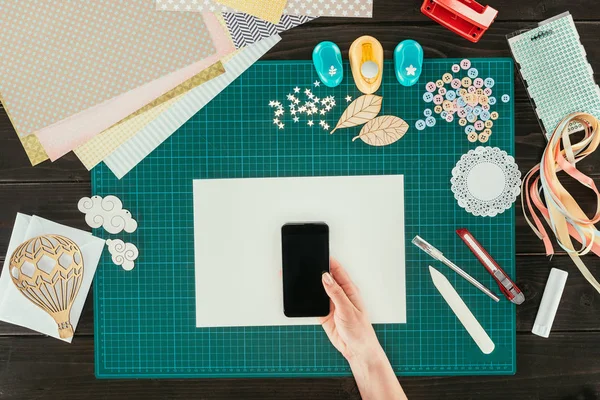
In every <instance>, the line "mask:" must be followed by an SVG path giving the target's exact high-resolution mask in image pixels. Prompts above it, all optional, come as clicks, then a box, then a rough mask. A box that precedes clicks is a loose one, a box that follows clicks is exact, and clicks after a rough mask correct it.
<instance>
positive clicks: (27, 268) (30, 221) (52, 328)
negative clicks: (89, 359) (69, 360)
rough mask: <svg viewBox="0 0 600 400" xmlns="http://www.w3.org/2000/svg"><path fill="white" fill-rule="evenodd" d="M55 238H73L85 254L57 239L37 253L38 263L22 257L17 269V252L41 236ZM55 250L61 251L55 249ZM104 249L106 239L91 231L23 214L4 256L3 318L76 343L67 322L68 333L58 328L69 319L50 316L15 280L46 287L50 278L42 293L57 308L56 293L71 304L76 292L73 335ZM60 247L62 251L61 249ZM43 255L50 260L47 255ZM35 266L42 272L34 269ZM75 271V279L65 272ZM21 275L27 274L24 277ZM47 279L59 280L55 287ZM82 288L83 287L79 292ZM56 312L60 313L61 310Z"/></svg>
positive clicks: (0, 303)
mask: <svg viewBox="0 0 600 400" xmlns="http://www.w3.org/2000/svg"><path fill="white" fill-rule="evenodd" d="M49 235H56V236H62V237H64V238H68V239H69V240H70V241H71V242H73V243H75V244H76V245H77V247H78V248H79V253H77V252H76V251H75V248H74V247H71V248H70V249H69V250H65V249H68V248H69V246H67V243H66V242H64V243H63V244H62V245H60V246H58V245H57V243H58V242H57V241H54V242H53V244H51V245H50V244H49V245H44V247H45V248H44V250H38V251H40V253H39V254H38V255H37V256H38V258H37V259H36V258H35V256H34V257H30V258H33V259H34V261H32V260H28V259H22V260H19V261H18V262H17V263H15V265H20V266H19V267H18V268H17V269H14V268H11V260H12V256H13V254H15V255H16V254H18V251H17V249H18V248H20V247H21V246H22V245H23V244H25V243H26V242H29V241H32V240H33V239H35V238H39V237H47V236H49ZM53 246H54V249H55V250H51V249H52V248H53ZM104 247H105V241H104V240H103V239H100V238H97V237H95V236H94V235H92V234H91V233H89V232H86V231H83V230H81V229H75V228H71V227H68V226H65V225H61V224H57V223H55V222H52V221H49V220H47V219H44V218H40V217H37V216H29V215H25V214H21V213H17V217H16V219H15V224H14V227H13V231H12V234H11V237H10V241H9V243H8V249H7V251H6V257H5V258H4V263H3V268H2V272H1V273H0V320H1V321H4V322H8V323H11V324H14V325H19V326H22V327H25V328H28V329H31V330H33V331H36V332H40V333H42V334H44V335H48V336H51V337H53V338H56V339H59V340H61V341H64V342H67V343H71V342H72V341H73V336H72V335H71V336H70V337H62V336H69V335H68V334H70V332H69V329H68V326H67V325H66V324H64V326H63V328H67V329H66V330H64V329H63V332H59V329H58V325H59V324H60V323H62V322H65V321H59V322H58V323H57V321H55V319H54V318H53V317H52V316H51V314H50V313H48V312H46V310H45V309H44V308H42V307H40V306H38V304H36V303H35V302H32V301H31V300H30V299H29V298H28V297H26V296H25V295H24V294H23V293H22V292H21V291H20V290H19V288H18V287H17V284H15V281H14V280H17V281H18V282H17V283H19V284H23V282H19V280H21V279H23V280H24V279H27V281H28V282H29V283H28V284H31V285H33V284H37V283H38V278H39V279H40V280H39V283H40V284H42V283H43V282H42V280H43V279H44V278H45V281H46V283H45V284H43V286H42V287H40V288H39V289H40V291H41V292H42V293H43V294H44V295H45V296H46V297H45V298H47V299H52V300H54V301H55V304H56V302H57V301H58V300H59V299H58V298H56V293H59V294H60V295H64V296H66V297H67V300H70V298H69V296H67V294H68V293H71V294H72V297H73V298H72V300H73V301H72V304H71V309H70V315H69V318H68V320H67V321H68V323H70V324H71V327H72V329H73V331H76V330H77V324H78V323H79V319H80V317H81V314H82V311H83V307H84V305H85V303H86V298H87V295H88V293H89V290H90V287H91V285H92V281H93V279H94V274H95V273H96V269H97V268H98V263H99V262H100V258H101V257H102V252H103V250H104ZM57 248H58V250H56V249H57ZM64 254H67V255H66V256H64V257H62V259H61V256H63V255H64ZM43 255H46V256H47V257H43ZM69 256H70V257H72V258H73V262H72V264H73V265H71V266H69V265H68V264H69V261H70V260H69ZM21 261H23V263H22V264H20V262H21ZM26 262H27V263H26ZM18 263H19V264H18ZM80 264H82V265H83V268H82V271H81V275H79V276H76V275H75V272H76V271H77V270H79V265H80ZM32 267H33V268H36V269H35V270H34V269H33V268H32ZM38 268H39V269H40V270H39V271H37V269H38ZM69 268H70V269H72V270H75V271H73V272H71V275H69V273H68V272H65V271H68V270H69ZM56 271H60V272H61V273H62V275H63V276H67V280H66V281H65V280H62V279H63V278H62V277H57V276H54V274H55V273H56ZM17 272H18V274H17ZM21 274H24V276H22V275H21ZM27 274H29V275H27ZM36 274H37V275H36ZM65 274H66V275H65ZM59 278H60V279H59ZM75 278H77V279H80V280H81V282H80V283H78V281H76V280H75ZM61 280H62V281H61ZM47 281H51V282H54V283H55V284H56V286H55V287H54V286H51V285H52V283H47ZM31 282H33V283H31ZM77 287H79V289H78V291H77V293H75V291H76V290H75V289H76V288H77ZM51 289H54V290H55V292H54V296H53V295H52V292H51V291H50V290H51ZM61 299H62V298H61ZM53 311H58V312H60V310H58V309H57V308H55V309H54V310H53ZM63 314H64V313H63ZM65 319H66V318H65ZM65 333H68V334H65Z"/></svg>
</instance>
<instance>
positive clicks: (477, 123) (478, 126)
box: [473, 121, 485, 131]
mask: <svg viewBox="0 0 600 400" xmlns="http://www.w3.org/2000/svg"><path fill="white" fill-rule="evenodd" d="M473 126H474V127H475V129H476V130H478V131H481V130H483V128H484V127H485V126H484V125H483V121H475V123H474V124H473Z"/></svg>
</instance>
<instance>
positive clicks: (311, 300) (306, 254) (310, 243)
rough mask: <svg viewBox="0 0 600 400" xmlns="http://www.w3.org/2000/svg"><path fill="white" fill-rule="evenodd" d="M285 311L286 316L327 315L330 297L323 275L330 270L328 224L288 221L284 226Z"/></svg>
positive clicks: (282, 244) (282, 241) (282, 234)
mask: <svg viewBox="0 0 600 400" xmlns="http://www.w3.org/2000/svg"><path fill="white" fill-rule="evenodd" d="M281 248H282V253H283V254H282V256H283V271H282V275H283V313H284V314H285V316H286V317H291V318H296V317H324V316H326V315H328V314H329V296H327V293H326V292H325V289H324V288H323V283H322V280H321V279H322V275H323V273H324V272H329V227H328V226H327V224H325V223H289V224H285V225H284V226H283V227H282V228H281Z"/></svg>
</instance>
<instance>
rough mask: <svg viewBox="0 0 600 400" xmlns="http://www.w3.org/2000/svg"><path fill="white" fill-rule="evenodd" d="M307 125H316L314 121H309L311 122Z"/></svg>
mask: <svg viewBox="0 0 600 400" xmlns="http://www.w3.org/2000/svg"><path fill="white" fill-rule="evenodd" d="M307 124H308V126H313V125H314V124H315V123H314V122H313V121H312V120H309V121H308V122H307Z"/></svg>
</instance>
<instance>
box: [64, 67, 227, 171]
mask: <svg viewBox="0 0 600 400" xmlns="http://www.w3.org/2000/svg"><path fill="white" fill-rule="evenodd" d="M223 73H225V68H224V67H223V64H222V63H221V61H219V62H217V63H215V64H213V65H211V66H210V67H208V68H207V69H205V70H203V71H202V72H200V73H199V74H197V75H195V76H193V77H192V78H190V79H188V80H187V81H185V82H184V83H182V84H181V85H179V86H177V87H176V88H174V89H172V90H171V91H169V92H167V93H165V94H164V95H162V96H160V97H159V98H157V99H156V100H154V101H152V102H151V103H149V104H147V105H146V106H144V107H142V108H141V109H139V110H138V111H136V112H135V113H133V114H131V115H130V116H128V117H127V118H125V119H124V120H122V121H120V122H119V123H118V124H115V125H113V126H111V127H110V128H109V129H107V130H105V131H104V132H102V133H100V134H99V135H96V136H94V137H93V138H92V139H91V140H89V141H87V142H86V143H85V144H83V145H82V146H79V147H78V148H77V149H75V150H74V152H75V154H76V155H77V157H79V159H80V160H81V162H82V163H83V165H84V166H85V167H86V168H87V169H88V170H91V169H92V168H94V167H95V166H96V165H98V164H99V163H100V162H101V161H102V160H103V159H104V158H105V157H107V156H108V155H110V154H111V153H112V152H113V151H115V150H116V149H117V148H118V147H119V146H120V145H121V144H123V143H125V142H126V141H127V140H129V139H130V138H131V137H133V136H134V135H135V134H136V133H137V132H139V131H140V130H141V129H142V128H144V127H145V126H146V125H148V124H149V123H150V122H152V121H153V120H154V119H155V118H156V117H158V116H159V115H160V114H161V113H162V112H163V111H165V110H166V109H168V108H169V107H170V106H171V105H172V104H173V103H175V102H176V101H177V100H179V98H180V97H181V96H183V95H184V94H186V93H187V92H189V91H190V90H192V89H194V88H196V87H198V86H200V85H201V84H203V83H205V82H208V81H209V80H211V79H213V78H216V77H217V76H219V75H221V74H223Z"/></svg>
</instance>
